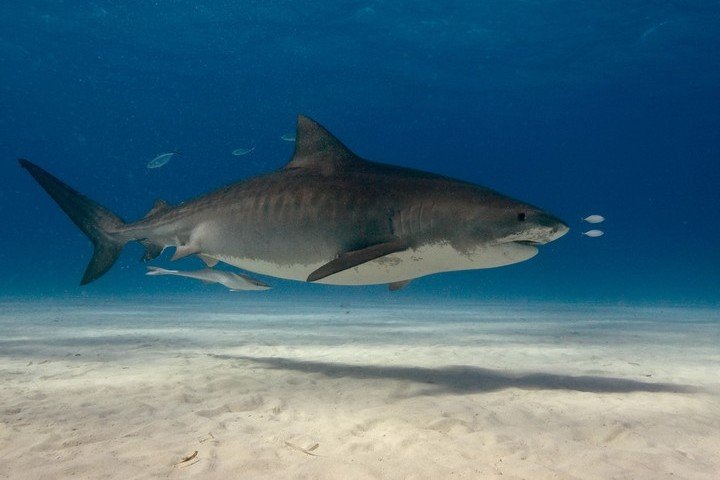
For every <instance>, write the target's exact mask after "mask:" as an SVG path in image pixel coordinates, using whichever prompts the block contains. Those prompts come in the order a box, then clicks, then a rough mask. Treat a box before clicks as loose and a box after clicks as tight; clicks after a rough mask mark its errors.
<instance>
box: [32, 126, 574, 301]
mask: <svg viewBox="0 0 720 480" xmlns="http://www.w3.org/2000/svg"><path fill="white" fill-rule="evenodd" d="M20 164H21V165H22V166H23V167H24V168H25V169H27V170H28V172H30V174H31V175H32V176H33V177H34V178H35V180H37V182H38V183H39V184H40V185H41V186H42V187H43V188H44V189H45V190H46V191H47V193H48V194H50V196H51V197H52V198H53V199H54V200H55V201H56V202H57V203H58V204H59V205H60V208H62V209H63V210H64V211H65V213H66V214H67V215H68V216H69V217H70V219H72V221H73V222H74V223H75V224H76V225H77V226H78V227H79V228H80V229H81V230H82V231H83V232H84V233H85V234H86V235H87V236H88V237H89V238H90V240H91V241H92V242H93V244H94V247H95V250H94V253H93V256H92V259H91V260H90V263H89V265H88V266H87V269H86V270H85V274H84V275H83V278H82V281H81V284H82V285H84V284H87V283H89V282H92V281H93V280H96V279H97V278H99V277H100V276H101V275H103V274H104V273H105V272H107V271H108V270H109V269H110V267H111V266H112V265H113V263H114V262H115V261H116V260H117V258H118V256H119V255H120V251H121V250H122V248H123V246H124V245H125V243H127V242H129V241H131V240H136V241H139V242H141V243H142V244H143V245H144V246H145V248H146V252H145V256H144V257H143V259H144V260H146V261H147V260H152V259H154V258H155V257H157V256H158V255H159V254H160V253H161V252H162V250H163V249H164V248H167V247H171V246H172V247H175V248H176V250H175V254H174V256H173V257H172V259H173V260H177V259H179V258H183V257H186V256H188V255H198V256H199V257H200V258H202V259H203V260H204V261H205V262H206V263H208V264H209V265H213V264H214V263H217V261H222V262H225V263H228V264H231V265H234V266H236V267H239V268H241V269H244V270H248V271H252V272H256V273H259V274H263V275H270V276H274V277H280V278H285V279H292V280H301V281H308V282H319V283H327V284H334V285H370V284H381V283H387V284H390V286H391V289H396V288H400V287H402V286H404V285H405V284H407V282H408V281H409V280H411V279H413V278H418V277H422V276H424V275H429V274H433V273H438V272H447V271H452V270H469V269H479V268H491V267H499V266H502V265H509V264H512V263H517V262H521V261H524V260H527V259H529V258H531V257H533V256H535V254H536V253H537V246H538V245H542V244H546V243H548V242H551V241H553V240H556V239H557V238H559V237H561V236H563V235H564V234H565V233H566V232H567V231H568V227H567V225H565V223H563V222H562V221H561V220H559V219H558V218H556V217H555V216H553V215H551V214H549V213H547V212H544V211H542V210H540V209H539V208H537V207H534V206H532V205H529V204H527V203H524V202H521V201H518V200H514V199H512V198H509V197H507V196H505V195H502V194H500V193H498V192H496V191H493V190H491V189H489V188H485V187H482V186H479V185H474V184H471V183H468V182H464V181H461V180H455V179H452V178H448V177H445V176H441V175H436V174H433V173H427V172H423V171H419V170H413V169H409V168H404V167H398V166H393V165H386V164H382V163H377V162H372V161H368V160H365V159H363V158H360V157H359V156H357V155H356V154H354V153H353V152H352V151H350V149H348V148H347V147H345V145H343V144H342V143H341V142H340V141H339V140H338V139H337V138H335V137H334V136H333V135H332V134H331V133H330V132H328V131H327V130H326V129H325V128H323V127H322V126H321V125H319V124H318V123H317V122H315V121H313V120H311V119H310V118H308V117H305V116H299V117H298V121H297V134H296V145H295V152H294V154H293V157H292V159H291V161H290V162H289V163H288V164H287V165H286V166H285V167H284V168H282V169H280V170H277V171H275V172H272V173H269V174H265V175H261V176H258V177H254V178H250V179H247V180H244V181H241V182H238V183H234V184H232V185H229V186H226V187H224V188H221V189H219V190H216V191H214V192H211V193H208V194H206V195H203V196H200V197H198V198H195V199H193V200H189V201H187V202H185V203H182V204H179V205H176V206H171V205H169V204H167V203H165V202H163V201H161V200H158V201H157V202H156V203H155V206H154V207H153V208H152V210H150V212H149V213H148V214H147V215H146V216H145V217H144V218H142V219H140V220H138V221H137V222H134V223H126V222H124V221H123V220H121V219H120V218H119V217H118V216H116V215H115V214H113V213H112V212H110V211H109V210H108V209H106V208H105V207H103V206H101V205H99V204H98V203H96V202H94V201H92V200H90V199H89V198H87V197H85V196H84V195H82V194H80V193H78V192H76V191H75V190H73V189H72V188H71V187H69V186H68V185H66V184H64V183H63V182H61V181H60V180H58V179H57V178H55V177H54V176H52V175H51V174H49V173H48V172H46V171H45V170H43V169H42V168H40V167H38V166H37V165H34V164H33V163H31V162H29V161H27V160H24V159H21V160H20Z"/></svg>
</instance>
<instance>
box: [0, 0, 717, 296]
mask: <svg viewBox="0 0 720 480" xmlns="http://www.w3.org/2000/svg"><path fill="white" fill-rule="evenodd" d="M0 27H1V28H0V78H2V85H1V87H0V105H2V112H1V113H0V158H3V159H4V160H3V161H2V164H1V166H0V168H2V174H1V176H0V178H2V183H3V188H2V189H1V190H0V212H2V219H3V235H2V248H0V268H1V269H2V272H3V275H2V277H0V292H1V293H0V294H1V295H2V296H6V297H13V298H15V297H24V296H33V297H44V296H57V295H63V296H66V295H69V296H74V295H78V294H82V295H88V296H100V297H102V296H107V295H120V296H127V297H129V298H137V297H139V296H144V295H154V294H155V293H163V294H179V295H189V294H193V295H200V296H205V295H221V296H225V295H227V293H226V292H225V291H224V289H222V288H221V287H218V286H213V287H208V286H205V285H202V284H199V283H198V284H197V285H196V284H194V283H193V282H190V281H183V279H174V278H173V279H168V278H167V277H165V278H147V277H145V276H144V275H143V274H144V272H145V266H144V265H143V264H141V263H140V262H138V261H137V258H138V257H140V256H141V255H142V248H141V247H139V246H137V245H133V246H132V247H130V248H126V249H125V250H126V251H124V252H123V255H122V257H121V259H120V261H119V262H118V263H117V264H116V265H115V266H114V267H113V269H112V270H111V271H110V272H109V273H108V274H107V275H105V276H104V277H103V278H102V279H101V280H99V281H97V282H95V283H93V284H91V285H88V286H85V287H79V286H78V283H79V280H80V278H81V276H82V272H83V270H84V268H85V265H86V263H87V261H88V260H89V258H90V255H91V250H92V248H91V245H90V243H89V242H88V241H87V240H86V239H85V238H84V237H83V235H82V233H80V232H79V231H78V230H77V229H76V227H75V226H74V225H73V224H72V223H71V222H70V221H69V220H68V219H67V218H66V217H65V215H63V214H62V213H61V211H60V210H59V209H58V208H57V206H56V205H55V204H54V203H53V202H52V201H51V199H50V198H49V197H48V196H47V195H46V194H45V193H44V192H43V191H42V190H41V189H40V188H38V186H37V185H36V184H35V183H34V182H33V180H32V178H30V176H28V175H27V173H26V172H24V171H23V170H22V169H20V168H19V167H18V165H17V161H16V160H17V158H21V157H22V158H28V159H29V160H31V161H33V162H35V163H37V164H39V165H40V166H42V167H43V168H46V169H47V170H48V171H50V172H52V173H53V174H55V175H57V176H58V177H59V178H61V179H62V180H64V181H66V182H68V183H69V184H70V185H71V186H73V187H74V188H76V189H77V190H79V191H80V192H82V193H84V194H86V195H87V196H89V197H90V198H92V199H94V200H97V201H98V202H100V203H101V204H103V205H105V206H107V207H108V208H109V209H111V210H112V211H114V212H117V213H118V214H119V215H120V216H121V217H122V218H124V219H126V220H136V219H138V218H140V217H142V216H143V215H144V214H145V213H146V212H147V211H148V210H149V209H150V207H151V206H152V202H153V201H154V200H155V199H158V198H160V199H164V200H166V201H168V202H170V203H177V202H180V201H183V200H186V199H188V198H191V197H193V196H197V195H199V194H202V193H205V192H207V191H209V190H212V189H214V188H216V187H219V186H221V185H224V184H227V183H231V182H234V181H236V180H240V179H243V178H247V177H250V176H253V175H256V174H259V173H263V172H268V171H271V170H273V169H276V168H279V167H281V166H282V165H283V164H284V163H286V162H287V161H288V160H289V158H290V156H291V154H292V150H293V144H292V142H287V141H283V140H281V138H280V137H281V136H282V135H284V134H286V133H289V132H290V133H292V132H293V131H294V125H295V119H296V116H297V114H300V113H302V114H306V115H309V116H311V117H312V118H314V119H316V120H318V121H319V122H320V123H322V124H323V125H325V126H326V127H327V128H328V129H329V130H330V131H332V132H333V133H334V134H336V135H337V136H338V138H340V139H341V140H342V141H343V142H344V143H345V144H346V145H348V146H349V147H350V148H351V149H353V150H354V151H355V152H356V153H358V154H359V155H360V156H362V157H364V158H368V159H372V160H376V161H380V162H384V163H391V164H396V165H402V166H407V167H412V168H418V169H422V170H428V171H431V172H434V173H440V174H444V175H449V176H452V177H455V178H459V179H462V180H466V181H470V182H473V183H478V184H481V185H485V186H488V187H490V188H493V189H495V190H498V191H500V192H502V193H504V194H507V195H510V196H512V197H515V198H519V199H522V200H524V201H528V202H530V203H532V204H535V205H538V206H540V207H541V208H543V209H545V210H547V211H550V212H552V213H554V214H555V215H557V216H559V217H560V218H562V219H563V220H565V221H566V222H567V223H568V224H569V226H570V227H571V231H570V233H569V234H568V235H566V236H565V237H564V238H562V239H560V240H558V241H556V242H554V243H552V244H550V245H547V246H545V247H543V248H541V251H540V254H539V255H538V256H537V257H535V258H533V259H532V260H530V261H527V262H522V263H519V264H516V265H511V266H508V267H503V268H498V269H490V270H479V271H477V270H476V271H469V272H457V273H446V274H440V275H434V276H430V277H427V278H422V279H419V280H416V281H415V282H414V283H413V284H412V285H410V286H409V287H407V289H406V290H404V291H402V292H400V293H398V294H397V295H405V296H407V297H414V296H417V297H423V298H427V297H439V298H444V299H449V300H452V299H455V298H471V299H479V300H523V301H524V300H531V301H532V300H541V301H544V300H551V301H556V302H557V301H560V302H565V301H568V302H575V301H579V302H618V303H644V304H654V303H657V302H660V303H663V304H668V303H669V304H678V303H680V304H700V305H717V304H718V301H720V276H719V275H718V274H717V271H718V267H720V249H718V248H717V239H718V238H720V222H718V221H717V219H716V218H715V217H716V215H717V212H718V211H719V210H720V195H718V190H717V185H718V184H719V182H720V166H719V165H720V163H719V162H720V129H718V125H720V90H718V88H717V86H718V85H719V84H720V56H719V55H718V54H717V52H718V51H720V4H719V3H718V2H714V1H668V2H651V1H648V2H615V1H609V2H590V1H556V2H545V1H488V2H461V1H451V2H405V1H399V2H384V1H343V2H291V1H257V2H255V1H240V2H225V1H176V2H144V1H138V2H115V1H63V2H52V1H22V2H21V1H10V2H5V3H4V5H3V8H2V9H1V10H0ZM252 147H255V148H254V150H253V151H251V152H249V153H247V154H246V155H242V156H237V155H233V154H232V152H233V151H234V150H236V149H241V150H242V149H246V150H247V149H251V148H252ZM165 152H179V155H175V156H173V158H172V160H171V161H170V162H169V163H167V164H166V165H164V166H162V167H161V168H156V169H148V168H146V165H147V163H148V162H149V161H150V160H152V159H153V158H154V157H156V156H157V155H159V154H161V153H165ZM590 214H602V215H603V216H605V217H606V218H607V220H606V222H605V223H603V224H600V225H599V227H600V228H601V229H602V230H603V231H604V232H605V235H604V236H603V237H600V238H588V237H585V236H582V235H581V232H583V231H586V230H589V229H590V228H594V227H595V226H591V225H589V224H582V223H580V221H579V220H580V218H582V217H584V216H587V215H590ZM168 259H169V257H168V253H167V252H166V254H165V255H163V257H162V258H161V259H160V261H159V262H156V264H161V265H162V264H167V263H168ZM176 265H178V264H176ZM199 265H200V262H199V261H196V260H195V259H192V260H186V261H185V262H184V263H180V264H179V266H180V268H195V267H199ZM265 280H271V282H270V283H271V284H272V286H273V287H274V290H272V291H270V292H265V293H262V294H257V293H252V295H255V296H257V295H268V294H269V295H275V296H276V297H277V298H281V297H288V296H289V297H295V296H298V295H299V296H310V297H314V296H320V297H327V296H334V295H337V296H340V297H342V296H350V297H352V298H355V297H356V296H360V297H363V296H365V295H368V296H370V297H376V296H377V295H380V294H382V295H389V294H387V293H386V292H385V291H384V290H385V289H384V287H381V286H376V287H357V288H355V287H354V288H350V289H347V288H344V287H326V286H320V285H305V284H301V283H295V282H285V281H280V280H277V279H265ZM381 292H382V293H381ZM289 297H288V298H289Z"/></svg>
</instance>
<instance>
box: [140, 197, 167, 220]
mask: <svg viewBox="0 0 720 480" xmlns="http://www.w3.org/2000/svg"><path fill="white" fill-rule="evenodd" d="M171 208H172V205H170V204H169V203H167V202H166V201H165V200H155V203H154V204H153V207H152V208H151V209H150V211H149V212H147V213H146V214H145V217H143V218H150V217H152V216H153V215H157V214H159V213H165V212H167V211H168V210H170V209H171Z"/></svg>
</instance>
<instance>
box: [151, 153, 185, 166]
mask: <svg viewBox="0 0 720 480" xmlns="http://www.w3.org/2000/svg"><path fill="white" fill-rule="evenodd" d="M175 155H178V153H177V152H168V153H161V154H160V155H158V156H157V157H155V158H153V159H152V160H150V161H149V162H148V163H147V168H160V167H162V166H163V165H165V164H166V163H168V162H169V161H170V159H171V158H172V157H173V156H175Z"/></svg>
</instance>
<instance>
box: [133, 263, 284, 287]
mask: <svg viewBox="0 0 720 480" xmlns="http://www.w3.org/2000/svg"><path fill="white" fill-rule="evenodd" d="M147 268H148V271H147V272H146V273H145V275H175V276H178V277H188V278H195V279H197V280H202V281H203V282H205V283H219V284H220V285H225V286H226V287H227V288H229V289H230V291H231V292H238V291H240V290H269V289H270V285H268V284H266V283H264V282H261V281H260V280H255V279H254V278H250V277H248V276H247V275H243V274H241V273H232V272H227V271H225V270H215V269H213V268H203V269H201V270H191V271H184V272H183V271H180V270H165V269H164V268H158V267H147Z"/></svg>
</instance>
